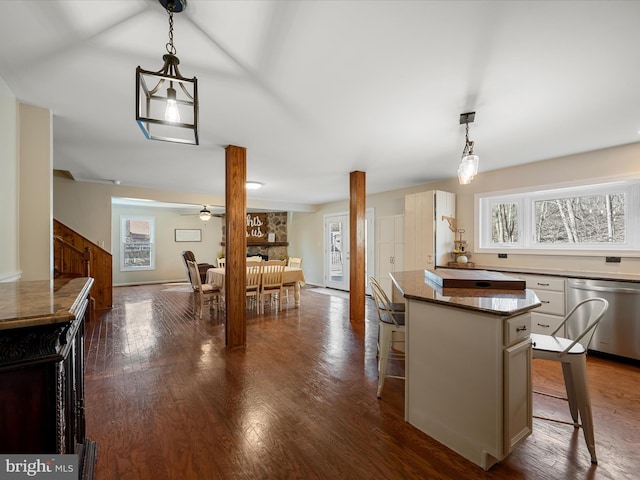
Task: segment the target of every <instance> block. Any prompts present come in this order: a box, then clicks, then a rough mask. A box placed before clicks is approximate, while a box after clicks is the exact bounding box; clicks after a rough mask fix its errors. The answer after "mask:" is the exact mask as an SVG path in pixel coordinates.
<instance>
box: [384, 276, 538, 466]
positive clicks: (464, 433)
mask: <svg viewBox="0 0 640 480" xmlns="http://www.w3.org/2000/svg"><path fill="white" fill-rule="evenodd" d="M391 278H392V281H393V283H394V285H395V287H396V288H397V289H398V290H399V291H400V293H401V294H402V296H403V297H404V298H405V300H406V316H405V322H406V339H405V348H406V361H405V364H406V365H405V367H406V371H405V377H406V381H405V420H406V421H407V422H409V423H411V424H412V425H414V426H415V427H416V428H418V429H420V430H421V431H423V432H425V433H426V434H427V435H429V436H431V437H433V438H435V439H436V440H438V441H439V442H441V443H442V444H444V445H446V446H447V447H449V448H451V449H452V450H454V451H456V452H457V453H459V454H460V455H462V456H463V457H465V458H467V459H468V460H470V461H472V462H473V463H475V464H476V465H479V466H480V467H482V468H484V469H485V470H488V469H489V468H491V466H492V465H494V464H495V463H496V462H499V461H500V460H502V459H504V458H505V457H506V456H507V455H508V454H509V453H510V452H511V451H512V450H513V449H514V448H515V447H516V446H517V445H518V444H519V443H520V442H522V441H523V440H524V439H525V438H527V437H528V436H529V435H530V434H531V427H532V405H531V403H532V393H531V341H530V339H529V334H530V331H531V319H530V311H531V310H532V309H534V308H536V307H538V306H540V302H539V300H538V298H537V296H536V295H535V293H534V292H533V291H531V290H528V289H523V290H500V289H497V288H489V289H487V288H444V289H443V288H442V287H439V286H438V285H437V284H435V283H432V282H431V281H430V280H428V279H427V278H426V277H425V272H424V271H422V270H419V271H411V272H395V273H392V274H391Z"/></svg>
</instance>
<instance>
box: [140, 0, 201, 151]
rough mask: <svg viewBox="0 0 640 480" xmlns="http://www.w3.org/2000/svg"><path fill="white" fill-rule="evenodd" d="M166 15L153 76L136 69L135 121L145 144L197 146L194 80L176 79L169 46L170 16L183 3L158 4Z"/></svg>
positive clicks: (171, 0) (183, 0)
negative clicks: (162, 45) (166, 28)
mask: <svg viewBox="0 0 640 480" xmlns="http://www.w3.org/2000/svg"><path fill="white" fill-rule="evenodd" d="M159 2H160V4H161V5H162V6H163V7H164V8H165V9H166V11H167V13H168V14H169V42H168V43H167V45H166V48H167V53H166V54H165V55H164V56H163V57H162V59H163V60H164V65H163V66H162V68H161V69H160V70H158V71H157V72H152V71H149V70H143V69H142V68H140V67H138V68H136V104H137V105H136V121H137V122H138V125H140V129H141V130H142V133H144V135H145V137H147V138H148V139H149V140H163V141H165V142H175V143H187V144H191V145H198V144H199V139H198V80H197V79H196V77H193V78H185V77H183V76H182V75H180V70H179V69H178V65H179V64H180V60H179V59H178V57H177V56H176V49H175V47H174V46H173V14H174V13H179V12H181V11H183V10H184V9H185V8H187V0H159Z"/></svg>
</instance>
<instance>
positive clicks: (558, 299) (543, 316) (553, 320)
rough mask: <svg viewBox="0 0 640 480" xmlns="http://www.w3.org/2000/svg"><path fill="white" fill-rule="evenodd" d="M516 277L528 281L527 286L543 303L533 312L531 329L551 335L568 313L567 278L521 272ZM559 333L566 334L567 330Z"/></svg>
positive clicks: (560, 334) (534, 331)
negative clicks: (566, 298)
mask: <svg viewBox="0 0 640 480" xmlns="http://www.w3.org/2000/svg"><path fill="white" fill-rule="evenodd" d="M516 277H517V278H520V279H521V280H524V281H526V282H527V288H530V289H531V290H533V291H534V292H536V295H537V296H538V298H539V299H540V303H542V306H540V307H538V308H536V309H535V310H533V311H532V312H531V331H532V332H533V333H541V334H544V335H550V334H551V332H553V331H554V330H555V329H556V328H557V327H558V325H560V323H561V322H562V320H563V319H564V316H565V313H566V300H565V284H566V279H565V278H564V277H552V276H546V275H528V274H519V275H516ZM557 335H559V336H564V335H565V332H564V331H560V332H558V333H557Z"/></svg>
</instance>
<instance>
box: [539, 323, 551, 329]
mask: <svg viewBox="0 0 640 480" xmlns="http://www.w3.org/2000/svg"><path fill="white" fill-rule="evenodd" d="M538 326H539V327H542V328H549V327H550V326H551V325H545V324H544V323H538Z"/></svg>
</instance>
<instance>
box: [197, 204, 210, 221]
mask: <svg viewBox="0 0 640 480" xmlns="http://www.w3.org/2000/svg"><path fill="white" fill-rule="evenodd" d="M198 216H199V217H200V220H202V221H203V222H206V221H208V220H209V219H211V212H210V211H209V210H208V209H207V207H204V208H203V209H202V210H200V213H199V214H198Z"/></svg>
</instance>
